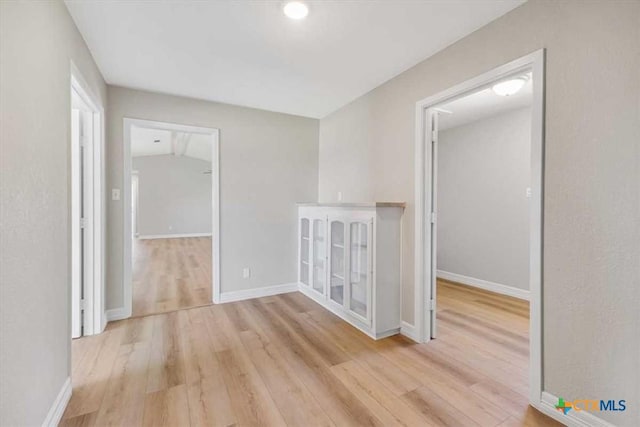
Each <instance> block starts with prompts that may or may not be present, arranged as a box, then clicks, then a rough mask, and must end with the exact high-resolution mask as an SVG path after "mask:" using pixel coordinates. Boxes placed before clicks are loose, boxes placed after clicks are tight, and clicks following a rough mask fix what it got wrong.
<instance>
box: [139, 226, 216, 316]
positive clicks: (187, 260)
mask: <svg viewBox="0 0 640 427" xmlns="http://www.w3.org/2000/svg"><path fill="white" fill-rule="evenodd" d="M211 294H212V290H211V237H187V238H175V239H145V240H140V239H134V243H133V310H132V311H133V316H136V317H137V316H146V315H149V314H157V313H166V312H169V311H175V310H179V309H183V308H190V307H198V306H203V305H208V304H211V303H212V302H211V301H212V295H211Z"/></svg>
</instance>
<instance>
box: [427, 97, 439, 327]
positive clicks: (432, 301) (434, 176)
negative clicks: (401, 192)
mask: <svg viewBox="0 0 640 427" xmlns="http://www.w3.org/2000/svg"><path fill="white" fill-rule="evenodd" d="M427 124H428V126H430V128H431V132H428V138H427V141H428V142H429V141H430V143H428V144H427V147H426V152H427V161H428V163H427V164H430V165H431V167H430V169H431V179H430V183H431V184H430V185H431V188H430V189H431V191H430V193H431V200H428V202H429V204H430V207H429V209H428V210H427V214H428V215H429V218H428V220H429V221H428V222H427V224H430V227H431V233H430V234H431V242H430V251H429V253H430V259H429V260H428V266H429V270H428V272H429V275H428V276H427V281H428V283H429V286H427V292H426V298H427V299H428V301H427V303H428V304H427V307H429V308H430V310H429V312H428V313H427V316H429V324H430V325H431V327H430V331H431V338H435V337H436V296H437V286H438V282H437V279H436V274H437V265H436V261H437V256H436V255H437V252H438V251H437V249H438V248H437V241H438V240H437V237H438V236H437V220H438V218H437V215H436V213H437V212H438V111H437V110H435V109H429V110H427ZM427 331H429V329H427Z"/></svg>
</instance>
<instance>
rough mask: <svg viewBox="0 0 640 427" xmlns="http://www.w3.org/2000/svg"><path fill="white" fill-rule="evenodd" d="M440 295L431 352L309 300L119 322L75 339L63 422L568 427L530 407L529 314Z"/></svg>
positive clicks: (518, 305)
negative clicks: (380, 335) (366, 330)
mask: <svg viewBox="0 0 640 427" xmlns="http://www.w3.org/2000/svg"><path fill="white" fill-rule="evenodd" d="M438 292H439V295H438V298H439V301H440V307H439V311H438V320H439V328H440V329H439V330H440V337H439V338H438V339H437V340H435V341H433V342H432V343H430V344H428V345H418V344H415V343H413V342H411V341H409V340H408V339H406V338H403V337H401V336H395V337H391V338H388V339H384V340H381V341H373V340H371V339H369V338H368V337H366V336H365V335H363V334H362V333H360V332H358V331H357V330H356V329H354V328H353V327H351V326H350V325H348V324H346V323H345V322H343V321H342V320H340V319H338V318H337V317H335V316H333V315H332V314H330V313H329V312H327V311H326V310H325V309H323V308H321V307H320V306H318V305H316V304H315V303H314V302H312V301H311V300H309V299H307V298H306V297H304V296H303V295H302V294H299V293H291V294H284V295H279V296H274V297H267V298H260V299H254V300H248V301H242V302H237V303H229V304H224V305H212V306H207V307H200V308H194V309H190V310H180V311H175V312H171V313H167V314H161V315H155V316H147V317H141V318H135V319H129V320H124V321H120V322H115V323H111V324H109V326H108V327H107V331H106V332H105V333H103V334H101V335H97V336H93V337H87V338H82V339H79V340H75V341H74V342H73V376H72V378H73V387H74V391H73V396H72V399H71V402H70V403H69V406H68V407H67V410H66V412H65V414H64V420H63V423H62V425H64V426H92V425H95V426H98V425H107V424H109V425H127V426H136V425H147V426H151V425H154V426H157V425H165V426H185V425H191V426H200V425H202V426H204V425H220V426H227V425H232V424H236V425H289V426H301V425H365V424H366V425H380V426H382V425H386V426H388V425H403V424H404V425H421V426H423V425H455V426H461V425H464V426H474V425H482V426H523V425H524V426H555V425H559V424H556V423H555V421H552V420H550V419H549V418H547V417H546V416H544V415H542V414H540V413H539V412H537V411H535V410H533V409H532V408H530V407H529V406H528V401H527V398H526V395H527V382H528V379H527V371H528V338H527V335H528V332H527V331H528V304H527V303H526V302H524V301H520V300H516V299H513V298H509V297H504V296H500V295H496V294H492V293H489V292H485V291H481V290H477V289H472V288H468V287H464V286H459V285H452V284H449V283H447V282H444V281H443V282H441V283H440V286H439V291H438ZM504 325H509V326H508V327H505V326H504Z"/></svg>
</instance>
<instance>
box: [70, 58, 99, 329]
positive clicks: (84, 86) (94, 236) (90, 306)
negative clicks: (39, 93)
mask: <svg viewBox="0 0 640 427" xmlns="http://www.w3.org/2000/svg"><path fill="white" fill-rule="evenodd" d="M70 84H71V90H72V91H75V93H76V94H77V95H78V96H79V97H80V98H81V99H82V101H83V102H84V103H85V104H87V106H88V107H89V108H90V109H91V110H92V111H91V113H92V116H93V117H92V119H93V120H92V130H93V138H92V142H93V144H92V146H91V147H88V148H89V151H88V152H89V155H90V156H91V160H92V161H91V162H88V167H89V170H90V173H91V178H92V180H93V185H91V186H89V188H88V190H89V194H90V202H92V203H91V206H90V209H88V212H89V218H88V219H89V221H88V223H89V227H88V228H87V229H88V230H89V231H90V233H91V236H90V239H89V241H90V242H91V245H90V249H89V254H90V255H91V258H90V260H88V267H89V270H90V271H89V274H92V275H93V277H92V280H91V283H92V284H93V286H90V287H89V288H88V289H85V301H87V303H86V305H85V311H86V314H85V319H84V321H85V322H84V323H85V324H84V335H93V334H99V333H101V332H102V331H103V330H104V327H103V325H106V321H105V319H104V310H105V307H104V304H105V283H106V280H105V278H106V269H105V268H104V266H105V265H106V261H105V257H106V247H105V243H106V238H105V237H106V227H105V219H106V217H107V216H106V203H104V195H105V183H106V175H105V174H106V172H105V164H104V159H105V140H106V138H105V112H104V106H103V105H102V100H101V99H100V97H99V96H97V95H96V94H95V93H94V92H93V91H92V89H91V86H90V85H89V84H88V83H87V81H86V79H85V78H84V76H83V75H82V73H81V72H80V69H79V68H78V67H77V66H76V65H75V63H74V62H73V60H71V61H70ZM70 110H71V109H70Z"/></svg>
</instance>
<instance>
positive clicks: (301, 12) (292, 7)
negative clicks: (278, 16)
mask: <svg viewBox="0 0 640 427" xmlns="http://www.w3.org/2000/svg"><path fill="white" fill-rule="evenodd" d="M283 11H284V14H285V15H287V16H288V17H289V18H291V19H304V18H306V17H307V15H308V14H309V7H308V6H307V5H306V4H304V3H303V2H301V1H290V2H287V4H285V5H284V8H283Z"/></svg>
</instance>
